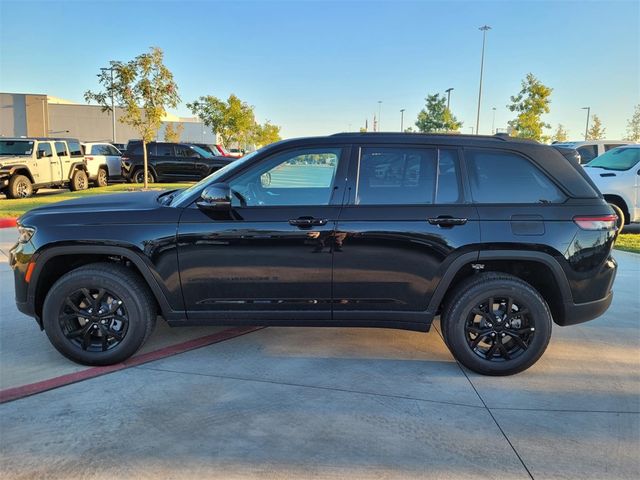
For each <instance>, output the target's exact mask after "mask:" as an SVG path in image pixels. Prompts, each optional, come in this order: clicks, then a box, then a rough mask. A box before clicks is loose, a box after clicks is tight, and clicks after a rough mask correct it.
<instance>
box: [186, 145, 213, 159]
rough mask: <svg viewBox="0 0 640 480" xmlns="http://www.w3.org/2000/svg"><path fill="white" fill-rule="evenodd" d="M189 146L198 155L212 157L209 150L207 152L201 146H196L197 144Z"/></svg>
mask: <svg viewBox="0 0 640 480" xmlns="http://www.w3.org/2000/svg"><path fill="white" fill-rule="evenodd" d="M191 148H193V150H194V151H195V152H198V153H199V154H200V156H201V157H203V158H213V155H212V154H211V152H208V151H207V150H205V149H204V148H202V147H198V146H197V145H191Z"/></svg>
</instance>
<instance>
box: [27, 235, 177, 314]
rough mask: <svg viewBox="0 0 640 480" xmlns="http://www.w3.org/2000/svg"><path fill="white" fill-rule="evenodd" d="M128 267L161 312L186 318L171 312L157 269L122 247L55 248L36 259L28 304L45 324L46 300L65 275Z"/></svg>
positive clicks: (40, 254) (173, 311)
mask: <svg viewBox="0 0 640 480" xmlns="http://www.w3.org/2000/svg"><path fill="white" fill-rule="evenodd" d="M105 261H106V262H110V263H119V264H124V265H125V266H127V267H128V268H130V269H131V270H132V271H134V272H135V273H137V274H138V275H139V276H140V278H141V280H142V281H143V283H144V284H145V285H146V286H147V288H149V291H150V292H151V295H152V297H153V298H154V299H155V301H156V306H157V307H158V311H159V312H161V313H162V315H163V316H164V317H165V318H166V319H167V320H169V319H175V317H178V318H183V315H181V314H180V312H177V311H175V310H173V309H172V308H171V305H170V304H169V302H168V300H167V296H166V294H165V292H164V290H163V288H162V287H161V285H160V282H159V281H158V278H156V276H155V274H154V272H153V269H152V267H151V266H149V265H148V264H147V263H146V262H145V261H144V259H143V258H141V257H140V256H139V255H138V254H136V253H135V252H133V251H132V250H131V249H128V248H125V247H118V246H102V245H77V246H55V247H50V248H48V249H46V250H45V251H43V252H41V253H39V254H38V255H37V256H34V259H33V260H32V262H34V263H35V265H36V266H35V267H34V269H33V273H32V276H31V282H30V284H29V292H28V301H29V302H30V303H32V304H33V305H34V310H35V313H36V318H37V319H38V321H39V322H40V323H41V321H42V320H41V318H42V307H43V304H44V299H45V297H46V295H47V293H48V291H49V289H50V288H51V286H52V285H53V284H54V283H55V281H56V280H57V279H58V278H60V277H61V276H62V275H64V274H66V273H68V272H70V271H72V270H75V269H76V268H79V267H81V266H84V265H89V264H92V263H100V262H105Z"/></svg>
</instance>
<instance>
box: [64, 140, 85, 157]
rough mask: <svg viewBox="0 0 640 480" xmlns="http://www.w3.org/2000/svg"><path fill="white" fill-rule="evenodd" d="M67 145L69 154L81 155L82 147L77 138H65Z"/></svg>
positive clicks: (73, 155)
mask: <svg viewBox="0 0 640 480" xmlns="http://www.w3.org/2000/svg"><path fill="white" fill-rule="evenodd" d="M67 145H68V146H69V154H70V155H71V156H72V157H78V156H80V157H81V156H82V147H81V146H80V142H78V141H77V140H67Z"/></svg>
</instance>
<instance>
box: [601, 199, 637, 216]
mask: <svg viewBox="0 0 640 480" xmlns="http://www.w3.org/2000/svg"><path fill="white" fill-rule="evenodd" d="M603 197H604V199H605V200H606V202H607V203H614V204H616V205H617V206H618V207H620V209H621V210H622V212H623V213H624V215H625V217H626V219H627V222H629V221H630V220H631V218H630V211H629V206H628V204H627V201H626V200H625V199H624V198H623V197H621V196H620V195H616V194H613V193H605V194H603Z"/></svg>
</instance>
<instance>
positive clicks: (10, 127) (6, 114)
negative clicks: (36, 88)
mask: <svg viewBox="0 0 640 480" xmlns="http://www.w3.org/2000/svg"><path fill="white" fill-rule="evenodd" d="M122 115H123V111H122V109H121V108H118V107H116V120H117V119H119V118H120V117H121V116H122ZM171 123H173V124H174V126H176V125H178V124H181V125H182V126H183V130H182V134H181V136H180V141H183V142H192V143H209V144H213V143H217V142H216V136H215V135H214V134H213V133H212V132H211V130H210V129H209V128H208V127H206V126H205V125H204V124H203V123H202V122H201V121H200V120H199V119H198V118H195V117H193V118H184V117H177V116H174V115H167V116H166V117H165V119H164V120H163V122H162V126H161V127H160V130H159V131H158V135H157V137H156V139H157V140H160V141H162V140H163V139H164V129H165V128H166V126H167V125H168V124H171ZM0 136H2V137H72V138H78V139H79V140H81V141H109V142H111V141H114V142H115V143H126V142H128V141H129V140H131V139H136V138H139V135H138V134H137V133H136V132H135V130H134V129H133V128H131V127H130V126H128V125H125V124H123V123H120V122H119V121H117V122H116V138H115V140H113V138H112V118H111V112H103V111H102V109H101V108H100V107H99V106H97V105H83V104H79V103H74V102H70V101H67V100H63V99H61V98H57V97H52V96H50V95H45V94H30V93H0Z"/></svg>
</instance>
